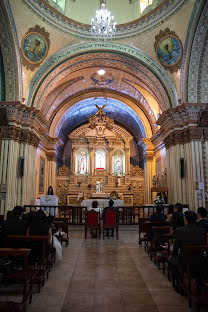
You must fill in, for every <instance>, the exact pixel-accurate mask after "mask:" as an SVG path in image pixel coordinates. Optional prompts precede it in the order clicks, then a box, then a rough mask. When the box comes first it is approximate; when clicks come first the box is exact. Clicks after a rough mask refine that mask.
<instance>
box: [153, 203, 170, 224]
mask: <svg viewBox="0 0 208 312" xmlns="http://www.w3.org/2000/svg"><path fill="white" fill-rule="evenodd" d="M162 210H163V207H162V206H160V205H157V206H156V212H155V213H153V214H152V215H151V216H150V222H160V221H161V222H162V221H165V220H166V218H167V217H166V215H164V213H162Z"/></svg>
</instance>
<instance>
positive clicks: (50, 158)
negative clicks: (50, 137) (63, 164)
mask: <svg viewBox="0 0 208 312" xmlns="http://www.w3.org/2000/svg"><path fill="white" fill-rule="evenodd" d="M46 157H47V160H48V161H54V160H55V151H50V152H46Z"/></svg>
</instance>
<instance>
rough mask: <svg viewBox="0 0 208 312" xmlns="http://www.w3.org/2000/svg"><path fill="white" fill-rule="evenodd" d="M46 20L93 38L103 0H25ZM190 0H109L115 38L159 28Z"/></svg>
mask: <svg viewBox="0 0 208 312" xmlns="http://www.w3.org/2000/svg"><path fill="white" fill-rule="evenodd" d="M22 1H23V2H24V3H26V4H27V6H28V7H29V8H30V9H32V10H33V11H34V12H35V14H38V15H39V16H40V17H41V18H42V19H43V20H44V21H47V22H49V23H51V24H53V25H55V26H56V27H58V28H60V29H62V30H64V31H65V32H68V33H70V34H73V35H78V36H81V37H84V38H89V39H92V34H91V27H90V22H91V18H92V17H94V16H95V13H96V10H98V9H99V8H100V4H101V1H100V0H36V1H34V0H22ZM186 1H187V0H114V1H110V0H107V1H105V2H106V7H107V9H108V10H110V11H111V13H112V15H114V17H115V21H116V22H117V32H116V38H125V37H129V36H132V35H137V34H139V33H142V32H144V31H147V30H150V29H152V28H154V27H156V26H157V25H158V24H160V23H161V22H163V21H164V20H166V19H167V18H168V17H169V16H171V15H173V14H174V13H175V12H176V11H177V10H178V9H180V7H181V6H182V5H183V4H184V3H185V2H186Z"/></svg>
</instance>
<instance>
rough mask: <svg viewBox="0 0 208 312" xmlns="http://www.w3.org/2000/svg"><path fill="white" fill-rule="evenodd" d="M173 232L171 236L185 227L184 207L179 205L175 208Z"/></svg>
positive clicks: (172, 224)
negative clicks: (178, 228)
mask: <svg viewBox="0 0 208 312" xmlns="http://www.w3.org/2000/svg"><path fill="white" fill-rule="evenodd" d="M170 224H171V231H170V234H173V235H174V234H175V232H176V228H177V227H181V226H184V214H183V205H182V204H181V203H177V204H175V206H174V213H173V216H172V218H171V221H170Z"/></svg>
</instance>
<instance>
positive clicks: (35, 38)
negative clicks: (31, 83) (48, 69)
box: [22, 33, 48, 63]
mask: <svg viewBox="0 0 208 312" xmlns="http://www.w3.org/2000/svg"><path fill="white" fill-rule="evenodd" d="M22 52H23V54H24V56H25V58H26V59H27V60H28V61H29V62H31V63H40V62H41V61H42V60H43V59H44V58H45V57H46V55H47V52H48V45H47V42H46V40H45V38H44V37H42V36H41V35H40V34H38V33H29V34H27V35H26V36H25V37H24V38H23V44H22Z"/></svg>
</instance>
